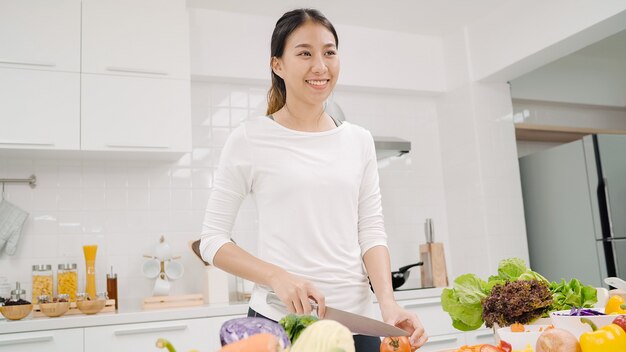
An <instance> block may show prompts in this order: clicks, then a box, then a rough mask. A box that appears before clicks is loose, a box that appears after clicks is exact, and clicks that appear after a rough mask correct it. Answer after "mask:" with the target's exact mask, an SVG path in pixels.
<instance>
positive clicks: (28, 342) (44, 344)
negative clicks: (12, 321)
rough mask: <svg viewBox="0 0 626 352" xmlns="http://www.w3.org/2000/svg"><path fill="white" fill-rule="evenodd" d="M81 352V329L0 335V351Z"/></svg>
mask: <svg viewBox="0 0 626 352" xmlns="http://www.w3.org/2000/svg"><path fill="white" fill-rule="evenodd" d="M32 351H46V352H83V329H80V328H79V329H62V330H48V331H40V332H39V331H38V332H22V333H17V334H7V335H0V352H32Z"/></svg>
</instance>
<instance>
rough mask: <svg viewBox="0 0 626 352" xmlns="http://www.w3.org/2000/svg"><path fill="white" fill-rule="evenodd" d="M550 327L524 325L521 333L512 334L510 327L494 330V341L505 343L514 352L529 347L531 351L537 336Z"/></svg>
mask: <svg viewBox="0 0 626 352" xmlns="http://www.w3.org/2000/svg"><path fill="white" fill-rule="evenodd" d="M550 326H551V325H524V331H523V332H513V331H511V327H510V326H507V327H505V328H500V329H498V330H496V341H500V340H502V341H506V342H508V343H510V344H511V347H512V348H513V349H514V350H523V349H525V348H526V347H527V346H528V345H530V346H531V347H532V348H533V350H534V349H535V345H536V344H537V339H539V336H540V335H541V334H542V333H543V332H544V331H545V330H546V329H547V328H548V327H550Z"/></svg>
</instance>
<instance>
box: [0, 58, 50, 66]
mask: <svg viewBox="0 0 626 352" xmlns="http://www.w3.org/2000/svg"><path fill="white" fill-rule="evenodd" d="M0 64H12V65H28V66H43V67H54V66H56V65H57V64H55V63H54V62H44V61H16V60H6V59H0Z"/></svg>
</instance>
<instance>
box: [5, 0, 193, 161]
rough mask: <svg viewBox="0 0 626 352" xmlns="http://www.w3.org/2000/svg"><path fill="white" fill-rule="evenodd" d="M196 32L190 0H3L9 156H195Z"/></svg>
mask: <svg viewBox="0 0 626 352" xmlns="http://www.w3.org/2000/svg"><path fill="white" fill-rule="evenodd" d="M81 25H82V27H81ZM188 31H189V29H188V17H187V10H186V4H185V1H184V0H83V1H82V17H81V0H0V126H2V128H0V148H4V149H64V150H99V151H102V150H114V151H128V150H132V151H150V152H155V151H156V152H159V151H163V152H188V151H190V150H191V112H190V110H191V109H190V93H189V91H190V84H189V36H188ZM81 35H82V37H81ZM81 46H82V48H81ZM81 55H82V65H81ZM81 67H82V68H81Z"/></svg>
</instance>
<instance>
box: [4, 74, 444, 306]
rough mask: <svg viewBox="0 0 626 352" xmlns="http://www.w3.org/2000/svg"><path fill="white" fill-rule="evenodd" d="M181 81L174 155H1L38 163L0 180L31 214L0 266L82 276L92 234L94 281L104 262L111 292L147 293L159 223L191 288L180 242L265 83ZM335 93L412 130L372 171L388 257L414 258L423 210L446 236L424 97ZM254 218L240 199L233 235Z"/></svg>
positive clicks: (7, 162)
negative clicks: (404, 151)
mask: <svg viewBox="0 0 626 352" xmlns="http://www.w3.org/2000/svg"><path fill="white" fill-rule="evenodd" d="M191 93H192V122H193V130H192V131H193V151H192V152H191V153H190V154H188V155H185V156H183V157H182V158H181V159H180V160H178V161H177V162H173V163H164V162H156V161H145V160H138V161H101V160H89V159H84V160H75V159H71V160H64V159H19V158H0V178H4V177H7V178H23V177H27V176H28V175H30V174H36V176H37V180H38V183H37V187H36V188H35V189H30V188H29V187H28V186H25V185H7V186H6V198H7V200H9V201H11V202H13V203H14V204H16V205H18V206H19V207H21V208H23V209H24V210H26V211H28V212H29V213H30V217H29V219H28V221H27V223H26V226H25V228H24V231H23V234H22V238H21V240H20V243H19V248H18V251H17V253H16V254H15V255H14V256H12V257H8V256H7V255H6V254H4V253H0V277H7V278H8V280H10V281H11V282H13V281H16V280H19V281H21V282H22V284H23V287H25V288H26V289H27V290H28V291H29V292H30V268H31V265H33V264H52V265H53V266H54V267H56V265H57V264H59V263H65V262H72V263H78V264H79V268H80V270H79V271H80V274H81V277H82V276H83V275H82V274H83V273H84V269H83V263H84V261H83V256H82V249H81V246H82V245H83V244H98V246H99V247H98V254H97V272H98V273H99V276H98V278H99V280H98V289H99V290H105V279H104V277H105V276H104V274H105V273H106V272H107V271H108V270H109V268H110V267H111V266H113V268H114V270H115V271H116V272H117V273H118V280H119V283H118V285H119V290H120V292H119V295H120V298H121V304H122V305H123V304H124V303H125V302H130V301H132V302H134V303H135V304H136V303H137V302H140V301H141V299H142V298H143V297H145V296H148V295H150V294H151V283H150V280H148V279H146V278H144V277H142V275H141V271H140V270H141V265H142V264H143V262H144V261H145V259H144V258H142V255H143V254H152V253H153V248H154V246H155V245H156V244H157V243H158V239H159V237H160V236H161V235H165V238H166V240H167V241H168V242H169V243H170V245H171V246H172V248H173V250H174V253H175V254H177V255H181V256H182V259H181V261H182V263H183V264H184V266H185V269H186V272H185V275H184V277H183V278H182V279H180V280H179V281H176V282H174V283H173V285H172V294H183V293H192V292H200V291H201V289H202V287H201V286H202V282H201V280H197V279H196V278H197V277H200V274H201V271H202V267H201V265H200V262H199V261H197V259H195V258H194V257H193V255H192V254H191V252H190V251H189V250H188V249H187V242H188V241H190V240H192V239H196V238H197V237H198V235H199V233H200V230H201V226H202V219H203V215H204V207H205V205H206V201H207V200H208V197H209V194H210V188H211V186H212V179H213V172H214V169H215V167H216V164H217V161H218V159H219V153H220V150H221V147H222V146H223V144H224V141H225V140H226V138H227V137H228V134H229V133H230V131H231V130H232V129H233V128H234V127H235V126H237V125H238V124H239V123H240V122H241V121H242V120H245V119H246V118H248V117H249V116H257V115H259V114H264V110H265V101H266V98H265V97H266V88H265V87H264V86H257V85H230V84H223V83H206V82H204V83H202V82H195V83H192V90H191ZM335 100H336V101H337V102H338V103H339V104H340V105H341V106H342V108H343V110H344V112H345V113H346V116H347V119H349V120H350V121H351V122H353V123H355V124H359V125H362V126H364V127H366V128H368V129H370V130H371V131H372V133H373V134H374V135H386V136H398V137H402V138H406V139H409V140H410V141H411V142H412V145H413V150H412V151H411V153H410V154H409V155H408V156H406V157H404V158H400V159H397V160H391V161H388V162H386V163H385V166H384V167H381V169H380V180H381V191H382V195H383V207H384V213H385V220H386V225H387V230H388V235H389V247H390V250H391V260H392V267H393V268H397V267H399V266H402V265H405V264H408V263H411V262H415V261H418V260H419V250H418V246H419V244H420V243H422V242H424V238H423V237H424V236H423V222H424V219H425V218H427V217H431V218H433V219H434V223H435V231H436V237H437V240H439V241H443V242H446V241H447V225H446V224H447V219H446V208H445V200H444V190H443V177H442V172H441V158H440V154H441V153H440V150H439V141H438V135H439V133H438V124H437V112H436V104H435V101H434V99H432V98H420V97H415V96H409V95H405V96H403V95H393V94H389V93H363V92H352V91H342V90H338V91H337V92H336V93H335ZM256 228H257V227H256V211H255V208H254V205H253V204H251V202H249V201H247V202H245V203H244V205H243V206H242V209H241V211H240V214H239V216H238V218H237V222H236V224H235V228H234V230H233V237H234V238H235V240H236V241H237V242H238V243H239V244H240V245H241V246H242V247H244V248H246V249H248V250H250V251H251V252H253V253H254V252H255V247H256V238H255V233H256ZM415 272H416V273H418V272H419V270H417V271H415ZM232 281H233V280H231V289H234V285H233V282H232ZM418 282H419V275H416V274H412V276H411V279H410V282H409V283H408V284H407V287H412V286H413V287H414V286H416V285H417V284H418ZM80 287H81V288H82V284H81V286H80ZM131 287H132V289H131Z"/></svg>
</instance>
